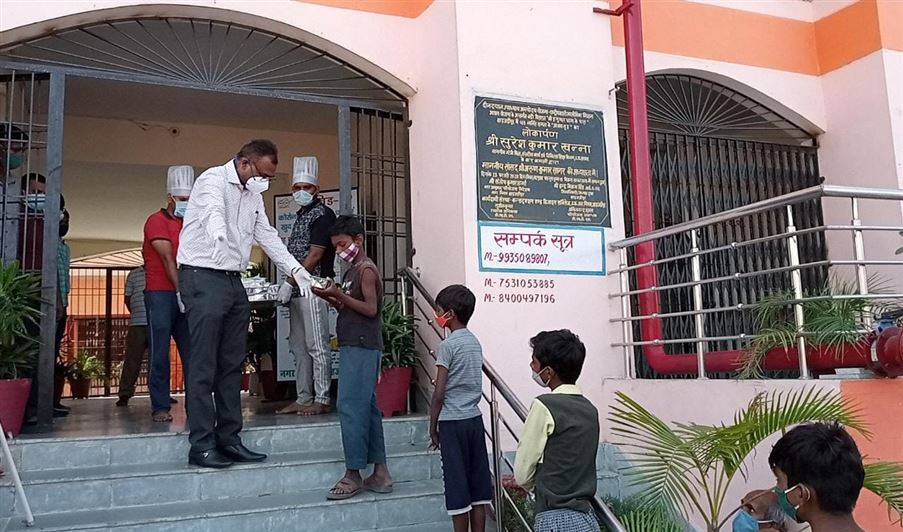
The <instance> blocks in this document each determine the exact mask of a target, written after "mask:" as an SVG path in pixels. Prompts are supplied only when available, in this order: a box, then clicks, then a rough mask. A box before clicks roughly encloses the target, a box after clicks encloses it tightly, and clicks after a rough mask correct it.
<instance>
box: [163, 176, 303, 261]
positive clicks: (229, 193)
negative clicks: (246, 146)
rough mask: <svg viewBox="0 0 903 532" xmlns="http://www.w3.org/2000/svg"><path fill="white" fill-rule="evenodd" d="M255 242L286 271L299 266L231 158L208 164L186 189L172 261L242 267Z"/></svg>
mask: <svg viewBox="0 0 903 532" xmlns="http://www.w3.org/2000/svg"><path fill="white" fill-rule="evenodd" d="M220 236H222V237H225V240H226V243H227V245H228V253H226V258H225V260H224V261H222V262H221V263H220V262H217V261H215V260H214V259H213V243H214V241H216V240H217V238H219V237H220ZM255 241H256V242H257V244H258V245H259V246H260V247H261V248H262V249H263V251H264V253H266V254H267V256H268V257H269V258H270V260H272V261H273V263H274V264H275V265H276V267H277V268H279V269H280V270H281V271H282V272H284V273H285V274H286V275H291V272H292V271H293V270H295V269H296V268H299V267H300V266H301V264H300V263H299V262H298V261H297V260H296V259H295V257H293V256H292V254H291V253H289V252H288V249H286V247H285V244H284V243H283V242H282V239H281V238H279V234H278V233H277V232H276V228H274V227H273V226H272V225H270V221H269V219H267V214H266V210H265V209H264V202H263V196H261V195H260V194H257V193H254V192H251V191H250V190H248V189H247V188H246V187H245V186H244V185H242V183H241V180H240V179H239V177H238V172H237V170H236V168H235V162H234V161H229V162H227V163H226V164H224V165H222V166H214V167H213V168H209V169H207V171H205V172H204V173H203V174H201V175H200V176H199V177H198V178H197V181H195V184H194V188H193V189H192V190H191V198H190V199H189V201H188V208H187V209H186V210H185V219H184V224H183V226H182V232H181V234H180V235H179V252H178V256H177V258H176V260H177V262H178V263H179V265H181V266H194V267H196V268H211V269H214V270H224V271H232V272H242V271H245V270H246V269H247V268H248V263H249V262H250V259H251V247H252V246H253V244H254V242H255Z"/></svg>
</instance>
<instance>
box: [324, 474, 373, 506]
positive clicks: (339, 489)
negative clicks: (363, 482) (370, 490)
mask: <svg viewBox="0 0 903 532" xmlns="http://www.w3.org/2000/svg"><path fill="white" fill-rule="evenodd" d="M363 490H364V488H363V486H359V485H357V484H355V482H354V481H353V480H351V479H350V478H347V477H345V478H342V479H341V480H339V481H338V482H336V484H335V486H333V487H332V489H331V490H329V493H327V494H326V499H327V500H330V501H344V500H345V499H350V498H352V497H354V496H355V495H357V494H358V493H360V492H362V491H363Z"/></svg>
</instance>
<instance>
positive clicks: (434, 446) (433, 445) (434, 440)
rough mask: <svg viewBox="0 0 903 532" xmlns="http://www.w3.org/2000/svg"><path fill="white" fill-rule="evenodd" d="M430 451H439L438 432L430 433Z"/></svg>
mask: <svg viewBox="0 0 903 532" xmlns="http://www.w3.org/2000/svg"><path fill="white" fill-rule="evenodd" d="M430 450H431V451H438V450H439V433H438V432H430Z"/></svg>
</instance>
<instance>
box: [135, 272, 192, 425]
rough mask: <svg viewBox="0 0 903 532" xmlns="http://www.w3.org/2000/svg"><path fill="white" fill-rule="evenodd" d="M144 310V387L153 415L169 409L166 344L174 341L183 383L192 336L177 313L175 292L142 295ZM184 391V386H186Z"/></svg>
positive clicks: (167, 345)
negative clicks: (146, 358) (147, 360)
mask: <svg viewBox="0 0 903 532" xmlns="http://www.w3.org/2000/svg"><path fill="white" fill-rule="evenodd" d="M144 308H145V309H146V310H147V334H148V348H149V350H150V363H149V364H148V369H149V370H150V371H148V373H149V375H148V380H147V388H148V390H149V391H150V398H151V409H152V410H153V411H154V412H160V411H163V410H169V390H170V386H169V378H170V365H169V345H170V339H174V340H175V341H176V347H178V348H179V357H181V359H182V369H183V370H184V371H183V372H182V373H183V375H184V376H185V378H186V380H187V377H188V373H189V371H190V370H187V369H185V368H187V367H188V361H189V360H190V359H191V345H192V342H191V335H190V334H189V332H188V320H187V319H186V317H185V315H184V314H182V313H181V312H180V311H179V303H178V300H177V299H176V293H175V292H173V291H171V290H148V291H146V292H144ZM186 389H187V385H186Z"/></svg>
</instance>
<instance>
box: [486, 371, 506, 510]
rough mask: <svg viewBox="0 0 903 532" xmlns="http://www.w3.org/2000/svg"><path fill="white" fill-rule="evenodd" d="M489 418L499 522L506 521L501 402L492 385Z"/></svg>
mask: <svg viewBox="0 0 903 532" xmlns="http://www.w3.org/2000/svg"><path fill="white" fill-rule="evenodd" d="M489 393H490V397H491V399H490V401H489V418H490V426H491V428H490V430H491V432H492V436H491V438H490V439H491V441H492V464H493V466H492V469H493V473H494V474H495V515H496V519H497V522H498V523H504V522H505V500H504V491H505V488H504V486H502V461H501V453H502V449H501V443H500V442H499V404H498V400H497V399H496V397H495V386H492V385H490V388H489Z"/></svg>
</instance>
